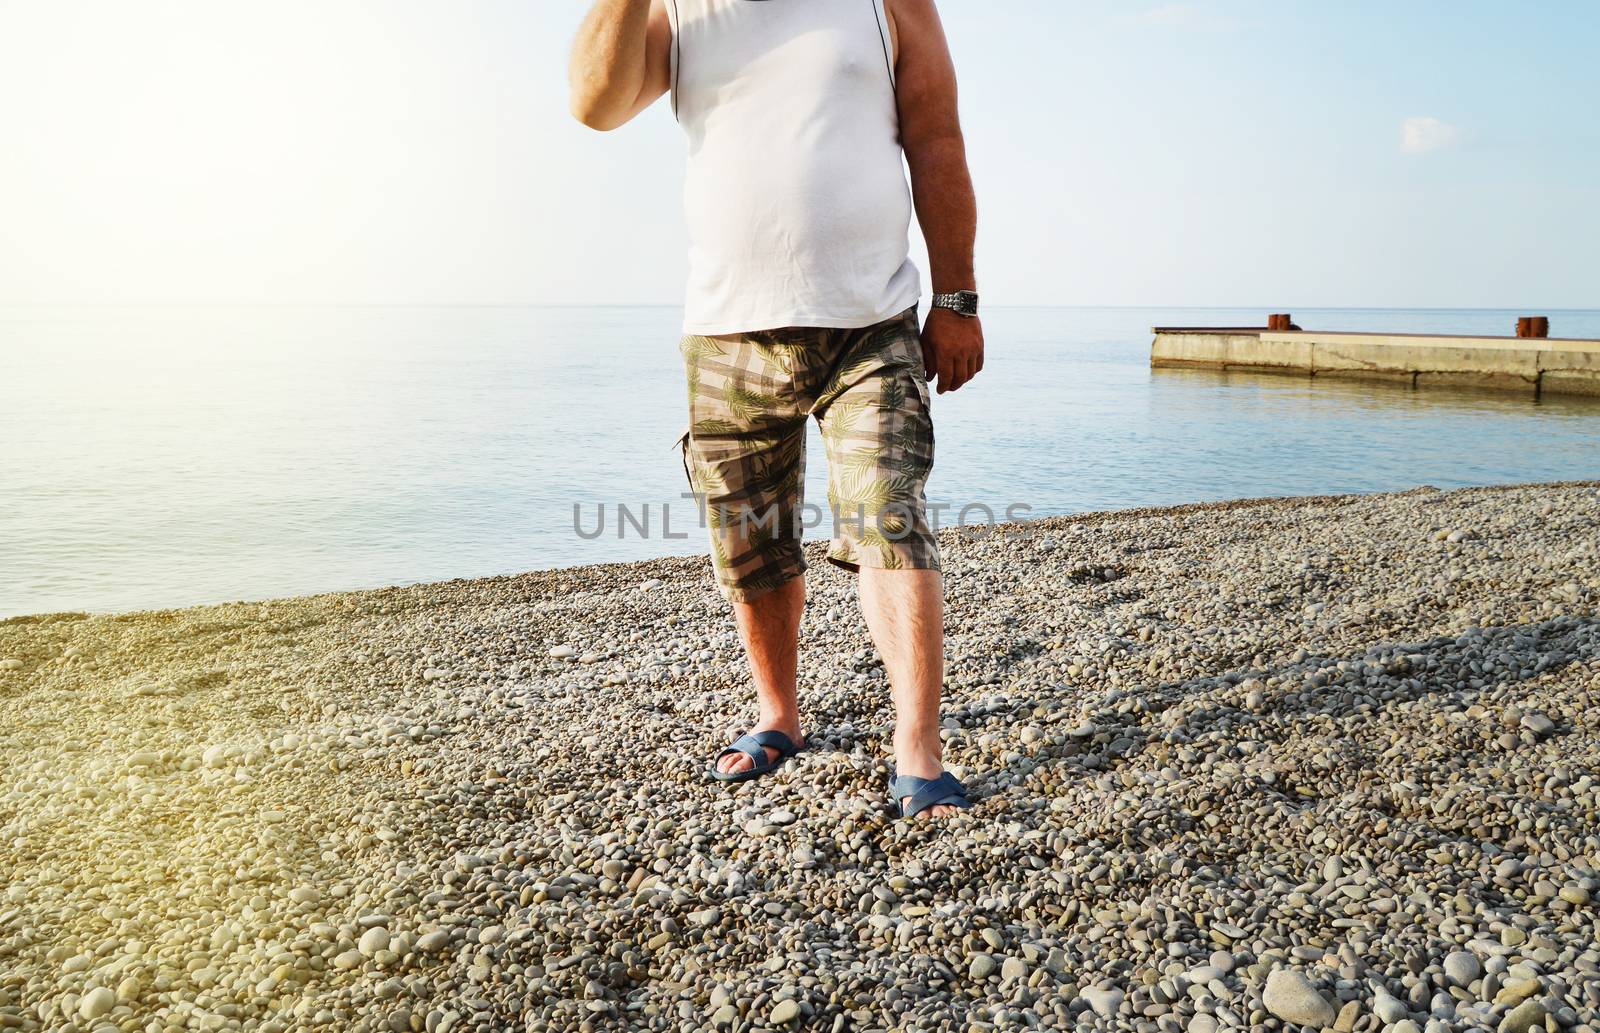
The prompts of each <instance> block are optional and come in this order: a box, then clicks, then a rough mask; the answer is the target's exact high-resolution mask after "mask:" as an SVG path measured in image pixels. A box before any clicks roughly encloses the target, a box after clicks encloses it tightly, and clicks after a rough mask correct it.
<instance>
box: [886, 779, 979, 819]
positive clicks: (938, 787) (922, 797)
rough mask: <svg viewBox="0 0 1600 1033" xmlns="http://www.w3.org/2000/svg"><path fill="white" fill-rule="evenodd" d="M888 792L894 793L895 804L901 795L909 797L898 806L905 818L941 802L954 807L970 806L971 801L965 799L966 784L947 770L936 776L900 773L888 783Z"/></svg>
mask: <svg viewBox="0 0 1600 1033" xmlns="http://www.w3.org/2000/svg"><path fill="white" fill-rule="evenodd" d="M907 790H909V792H908V791H907ZM889 792H890V793H892V794H893V795H894V798H895V803H897V804H898V803H900V798H901V797H903V796H909V797H910V799H909V800H907V801H906V802H905V803H904V804H902V805H901V806H900V813H901V814H902V815H904V816H905V817H907V818H912V817H915V816H916V815H918V814H921V813H922V812H923V811H925V810H927V809H928V808H929V807H937V806H939V805H941V804H951V805H954V806H956V807H970V806H972V801H971V800H968V799H967V788H966V786H964V785H962V784H961V781H960V780H959V779H957V778H956V776H954V775H952V774H950V772H948V771H946V772H944V773H943V774H941V775H940V776H939V777H938V778H918V777H917V776H916V775H900V776H899V777H897V778H896V779H895V780H894V782H893V783H891V784H890V786H889Z"/></svg>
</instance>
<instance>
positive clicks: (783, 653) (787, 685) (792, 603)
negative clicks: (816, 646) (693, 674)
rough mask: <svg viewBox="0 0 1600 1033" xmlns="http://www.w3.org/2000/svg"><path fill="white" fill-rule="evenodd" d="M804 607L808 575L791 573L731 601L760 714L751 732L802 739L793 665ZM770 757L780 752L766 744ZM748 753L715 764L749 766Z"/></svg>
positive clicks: (725, 767) (720, 766)
mask: <svg viewBox="0 0 1600 1033" xmlns="http://www.w3.org/2000/svg"><path fill="white" fill-rule="evenodd" d="M805 608H806V579H805V578H803V577H797V578H792V579H790V580H789V581H786V582H784V584H783V585H782V586H780V587H778V588H776V589H773V590H772V591H770V592H768V593H767V594H765V595H762V596H758V597H757V598H755V599H754V600H752V601H750V602H745V603H741V602H736V603H734V604H733V619H734V622H735V623H737V624H738V626H739V638H740V640H741V641H743V642H744V651H745V655H746V656H747V657H749V658H750V676H751V678H752V679H753V680H754V681H755V683H756V701H757V703H758V704H759V705H760V708H761V714H760V716H759V717H758V718H757V719H756V723H755V726H754V727H752V728H751V729H750V730H751V731H752V732H764V731H766V730H768V729H771V728H775V729H777V730H778V731H780V732H782V733H783V734H784V735H787V736H788V737H789V738H791V739H793V740H794V742H795V745H797V746H798V745H800V744H801V738H800V704H799V701H798V700H797V699H796V698H795V667H796V665H797V663H798V653H799V642H800V614H801V613H802V612H803V611H804V610H805ZM766 750H767V759H768V760H769V761H770V760H772V759H774V758H775V757H776V756H777V755H778V751H777V750H774V749H773V748H772V747H771V746H768V747H767V748H766ZM751 766H752V765H751V763H750V758H749V757H747V756H745V755H744V754H742V753H730V754H729V755H728V756H726V757H723V758H722V760H721V761H720V762H718V764H717V769H718V770H719V771H722V772H733V771H747V770H749V769H750V767H751Z"/></svg>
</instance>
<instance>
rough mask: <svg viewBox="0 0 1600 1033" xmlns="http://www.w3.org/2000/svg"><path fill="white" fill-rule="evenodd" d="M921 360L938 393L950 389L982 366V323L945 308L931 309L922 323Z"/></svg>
mask: <svg viewBox="0 0 1600 1033" xmlns="http://www.w3.org/2000/svg"><path fill="white" fill-rule="evenodd" d="M922 359H923V362H924V363H926V364H927V367H928V379H929V380H932V379H933V378H934V377H935V376H937V377H938V378H939V393H940V394H944V393H945V392H946V391H954V390H955V389H956V388H958V387H960V386H961V385H962V384H965V383H966V382H967V381H969V380H971V379H972V378H973V377H975V376H977V375H978V371H979V370H981V369H983V323H982V322H980V321H979V320H977V319H976V318H968V317H966V316H958V315H956V314H955V313H954V312H952V311H950V310H949V309H947V308H936V309H931V310H929V312H928V319H927V322H925V323H923V324H922Z"/></svg>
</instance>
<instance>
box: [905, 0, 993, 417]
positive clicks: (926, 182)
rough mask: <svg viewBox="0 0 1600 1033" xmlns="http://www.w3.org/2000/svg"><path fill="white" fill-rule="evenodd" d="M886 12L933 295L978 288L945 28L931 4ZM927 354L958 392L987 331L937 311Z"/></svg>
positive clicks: (971, 199) (973, 215) (968, 184)
mask: <svg viewBox="0 0 1600 1033" xmlns="http://www.w3.org/2000/svg"><path fill="white" fill-rule="evenodd" d="M887 10H888V12H889V16H890V19H891V21H892V23H893V31H894V37H895V42H896V51H897V54H896V60H895V87H896V89H895V92H896V98H897V100H898V103H899V107H900V145H901V146H902V147H903V148H904V149H905V152H906V164H907V165H908V166H910V168H911V194H912V198H913V199H914V200H915V202H916V206H917V222H918V224H919V225H921V227H922V236H923V238H924V239H925V240H927V242H928V264H929V266H930V268H929V270H928V273H929V275H930V276H931V277H932V279H933V290H934V293H936V294H948V293H950V292H952V291H958V290H977V289H978V284H977V280H976V278H975V276H974V274H973V269H972V247H973V241H974V239H975V238H976V236H977V232H978V202H977V198H976V197H975V196H974V195H973V191H972V176H971V174H970V173H969V172H968V171H967V150H966V144H965V143H964V142H963V140H962V137H961V119H960V116H959V114H958V113H957V110H956V70H955V65H954V63H953V62H952V61H951V60H950V48H949V45H948V44H947V43H946V42H945V38H944V27H943V26H942V25H941V24H940V22H939V12H938V10H937V9H936V8H935V7H934V4H933V0H890V2H889V3H888V4H887ZM922 351H923V357H924V359H926V361H927V364H928V375H929V376H930V377H933V376H935V375H937V376H938V380H939V392H940V393H941V394H943V393H944V392H946V391H954V390H955V389H956V388H958V387H960V386H961V385H962V384H965V383H966V382H967V381H968V380H971V379H972V378H973V377H974V376H976V375H977V372H978V371H979V370H981V369H982V368H983V326H982V324H981V323H979V322H978V320H976V319H967V318H964V317H962V316H958V315H956V314H955V313H954V312H951V311H950V310H948V309H942V308H936V309H932V310H930V311H929V313H928V321H927V323H926V324H925V325H924V326H923V329H922Z"/></svg>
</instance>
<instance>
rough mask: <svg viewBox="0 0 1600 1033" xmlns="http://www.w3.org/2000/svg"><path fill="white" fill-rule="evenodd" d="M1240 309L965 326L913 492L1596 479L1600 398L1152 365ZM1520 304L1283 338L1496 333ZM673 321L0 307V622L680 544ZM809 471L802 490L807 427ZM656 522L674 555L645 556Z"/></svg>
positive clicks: (1104, 497) (1012, 501) (1047, 498)
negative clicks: (967, 380) (981, 344)
mask: <svg viewBox="0 0 1600 1033" xmlns="http://www.w3.org/2000/svg"><path fill="white" fill-rule="evenodd" d="M1263 312H1264V310H1260V309H1250V310H1231V309H1207V310H1177V309H1042V308H1039V309H1023V308H1015V309H994V310H991V311H990V312H988V313H987V314H986V317H985V320H984V322H985V328H986V331H987V336H988V340H989V356H988V365H987V368H986V370H985V372H984V373H983V375H982V376H981V377H979V379H978V380H976V381H975V382H974V383H973V384H972V385H971V386H969V387H968V388H966V389H965V390H963V391H961V392H960V393H958V394H954V395H945V396H941V397H938V398H937V399H936V402H935V412H936V419H937V425H938V454H937V461H936V464H935V466H936V468H935V472H934V477H933V481H932V483H931V485H930V495H931V496H932V498H933V499H934V500H935V501H937V502H941V503H945V504H948V505H949V506H950V507H951V512H953V511H954V509H955V508H958V507H961V506H967V505H972V506H975V507H976V506H987V507H988V508H989V509H991V510H993V511H994V512H996V513H1000V512H1003V511H1004V510H1005V509H1006V507H1008V506H1011V505H1024V506H1029V507H1031V513H1032V514H1033V515H1046V514H1059V513H1073V512H1084V511H1092V510H1103V509H1116V508H1121V507H1129V506H1142V505H1152V504H1168V503H1180V502H1191V501H1199V500H1212V499H1226V498H1239V497H1249V496H1264V495H1299V494H1321V493H1330V492H1371V491H1386V490H1392V489H1403V488H1409V487H1412V486H1415V485H1418V484H1433V485H1437V486H1439V487H1453V486H1459V485H1471V484H1493V483H1502V482H1515V481H1536V480H1557V479H1568V478H1600V400H1586V399H1559V398H1547V399H1544V400H1541V401H1537V402H1535V401H1533V400H1532V399H1529V398H1523V397H1516V396H1507V395H1497V394H1489V393H1475V392H1466V393H1456V392H1447V391H1439V390H1426V391H1421V392H1416V391H1410V390H1406V389H1402V388H1396V387H1391V386H1386V385H1363V384H1359V383H1353V382H1338V381H1317V382H1315V383H1313V382H1311V381H1309V380H1304V379H1299V378H1289V377H1270V376H1246V375H1239V374H1218V373H1206V372H1191V371H1166V370H1158V371H1152V370H1150V369H1149V368H1148V353H1149V346H1150V333H1149V328H1150V327H1151V326H1152V325H1154V324H1219V325H1226V324H1239V323H1246V324H1258V323H1260V322H1261V321H1262V318H1263ZM1518 314H1519V313H1517V312H1511V311H1484V310H1463V311H1442V310H1435V311H1394V310H1384V311H1379V310H1355V309H1337V310H1321V311H1317V310H1301V309H1296V310H1295V319H1296V321H1297V322H1298V323H1300V324H1301V325H1303V326H1306V327H1308V328H1315V329H1345V330H1364V329H1370V330H1395V331H1444V332H1460V333H1505V332H1507V330H1508V328H1509V327H1511V326H1512V325H1513V323H1514V321H1515V317H1516V316H1517V315H1518ZM1550 315H1551V322H1552V333H1554V334H1556V335H1558V336H1573V337H1575V336H1590V337H1594V336H1600V312H1595V311H1584V312H1551V313H1550ZM677 320H678V313H677V311H676V310H675V309H671V308H581V309H579V308H572V309H562V308H400V307H396V308H303V309H294V308H130V309H108V308H99V309H77V310H50V309H8V310H0V615H14V614H22V613H34V612H42V611H50V610H94V611H99V610H129V609H143V608H153V607H170V606H180V605H186V604H192V603H202V602H213V601H222V600H229V599H256V598H268V597H277V596H285V595H294V594H301V593H309V592H318V591H327V590H335V589H350V588H360V587H369V586H379V585H389V584H397V583H407V582H418V581H431V580H438V579H444V578H452V577H468V576H481V575H491V574H501V573H508V572H514V571H523V570H529V569H533V568H540V567H555V566H567V565H572V564H583V563H596V562H603V561H611V560H622V559H635V558H641V557H648V556H660V555H666V554H686V553H697V552H703V551H704V550H705V546H704V544H703V542H702V539H701V532H700V531H699V530H698V528H697V527H696V526H695V525H694V520H695V514H694V510H693V506H692V504H691V503H688V502H686V501H684V500H682V499H681V498H680V493H681V492H682V491H683V490H684V483H683V473H682V469H681V467H680V465H679V460H678V457H677V454H676V453H675V452H674V451H673V450H672V444H673V441H674V439H675V438H676V437H677V435H678V433H679V432H680V431H681V429H682V427H683V424H684V400H683V388H682V379H681V378H682V372H681V368H680V366H679V359H678V353H677V348H676V341H677V336H678V335H677V331H676V324H677ZM811 455H812V462H811V464H810V466H809V471H808V492H810V493H811V497H812V498H814V499H818V500H821V499H823V497H824V496H823V490H824V463H823V461H822V453H821V450H820V442H819V441H818V440H817V438H816V435H815V431H814V430H813V435H812V452H811ZM663 503H667V504H670V506H671V507H672V508H671V533H672V534H674V535H679V534H682V535H685V537H681V538H678V537H674V538H665V537H663V535H662V528H661V507H662V505H663ZM619 504H621V505H625V506H627V507H628V508H629V509H630V511H631V512H632V513H633V514H634V515H635V518H636V519H637V518H638V517H639V516H640V515H641V514H642V513H643V512H644V508H645V507H646V506H648V507H649V509H650V534H649V536H648V537H645V536H641V535H640V534H638V533H637V531H636V530H635V528H634V526H633V525H631V524H630V525H629V526H628V527H627V529H626V533H625V534H624V535H623V536H622V537H620V538H619V537H618V525H617V520H616V511H615V507H616V506H618V505H619ZM575 506H576V507H578V510H579V514H580V518H579V520H578V521H577V524H576V525H575V518H574V507H575ZM602 506H603V507H604V508H605V515H604V520H605V522H604V524H603V525H601V524H600V523H599V521H600V508H599V507H602ZM982 512H983V511H982V510H981V509H977V508H974V509H972V510H971V511H970V516H971V517H972V519H974V520H976V519H980V518H981V516H982ZM597 526H603V527H604V533H602V534H600V535H599V536H595V537H585V536H584V535H593V533H594V531H595V529H596V528H597ZM578 527H581V529H582V531H583V532H584V534H583V535H580V534H579V533H578V531H577V530H576V529H575V528H578ZM818 533H821V532H820V531H819V532H818Z"/></svg>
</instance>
